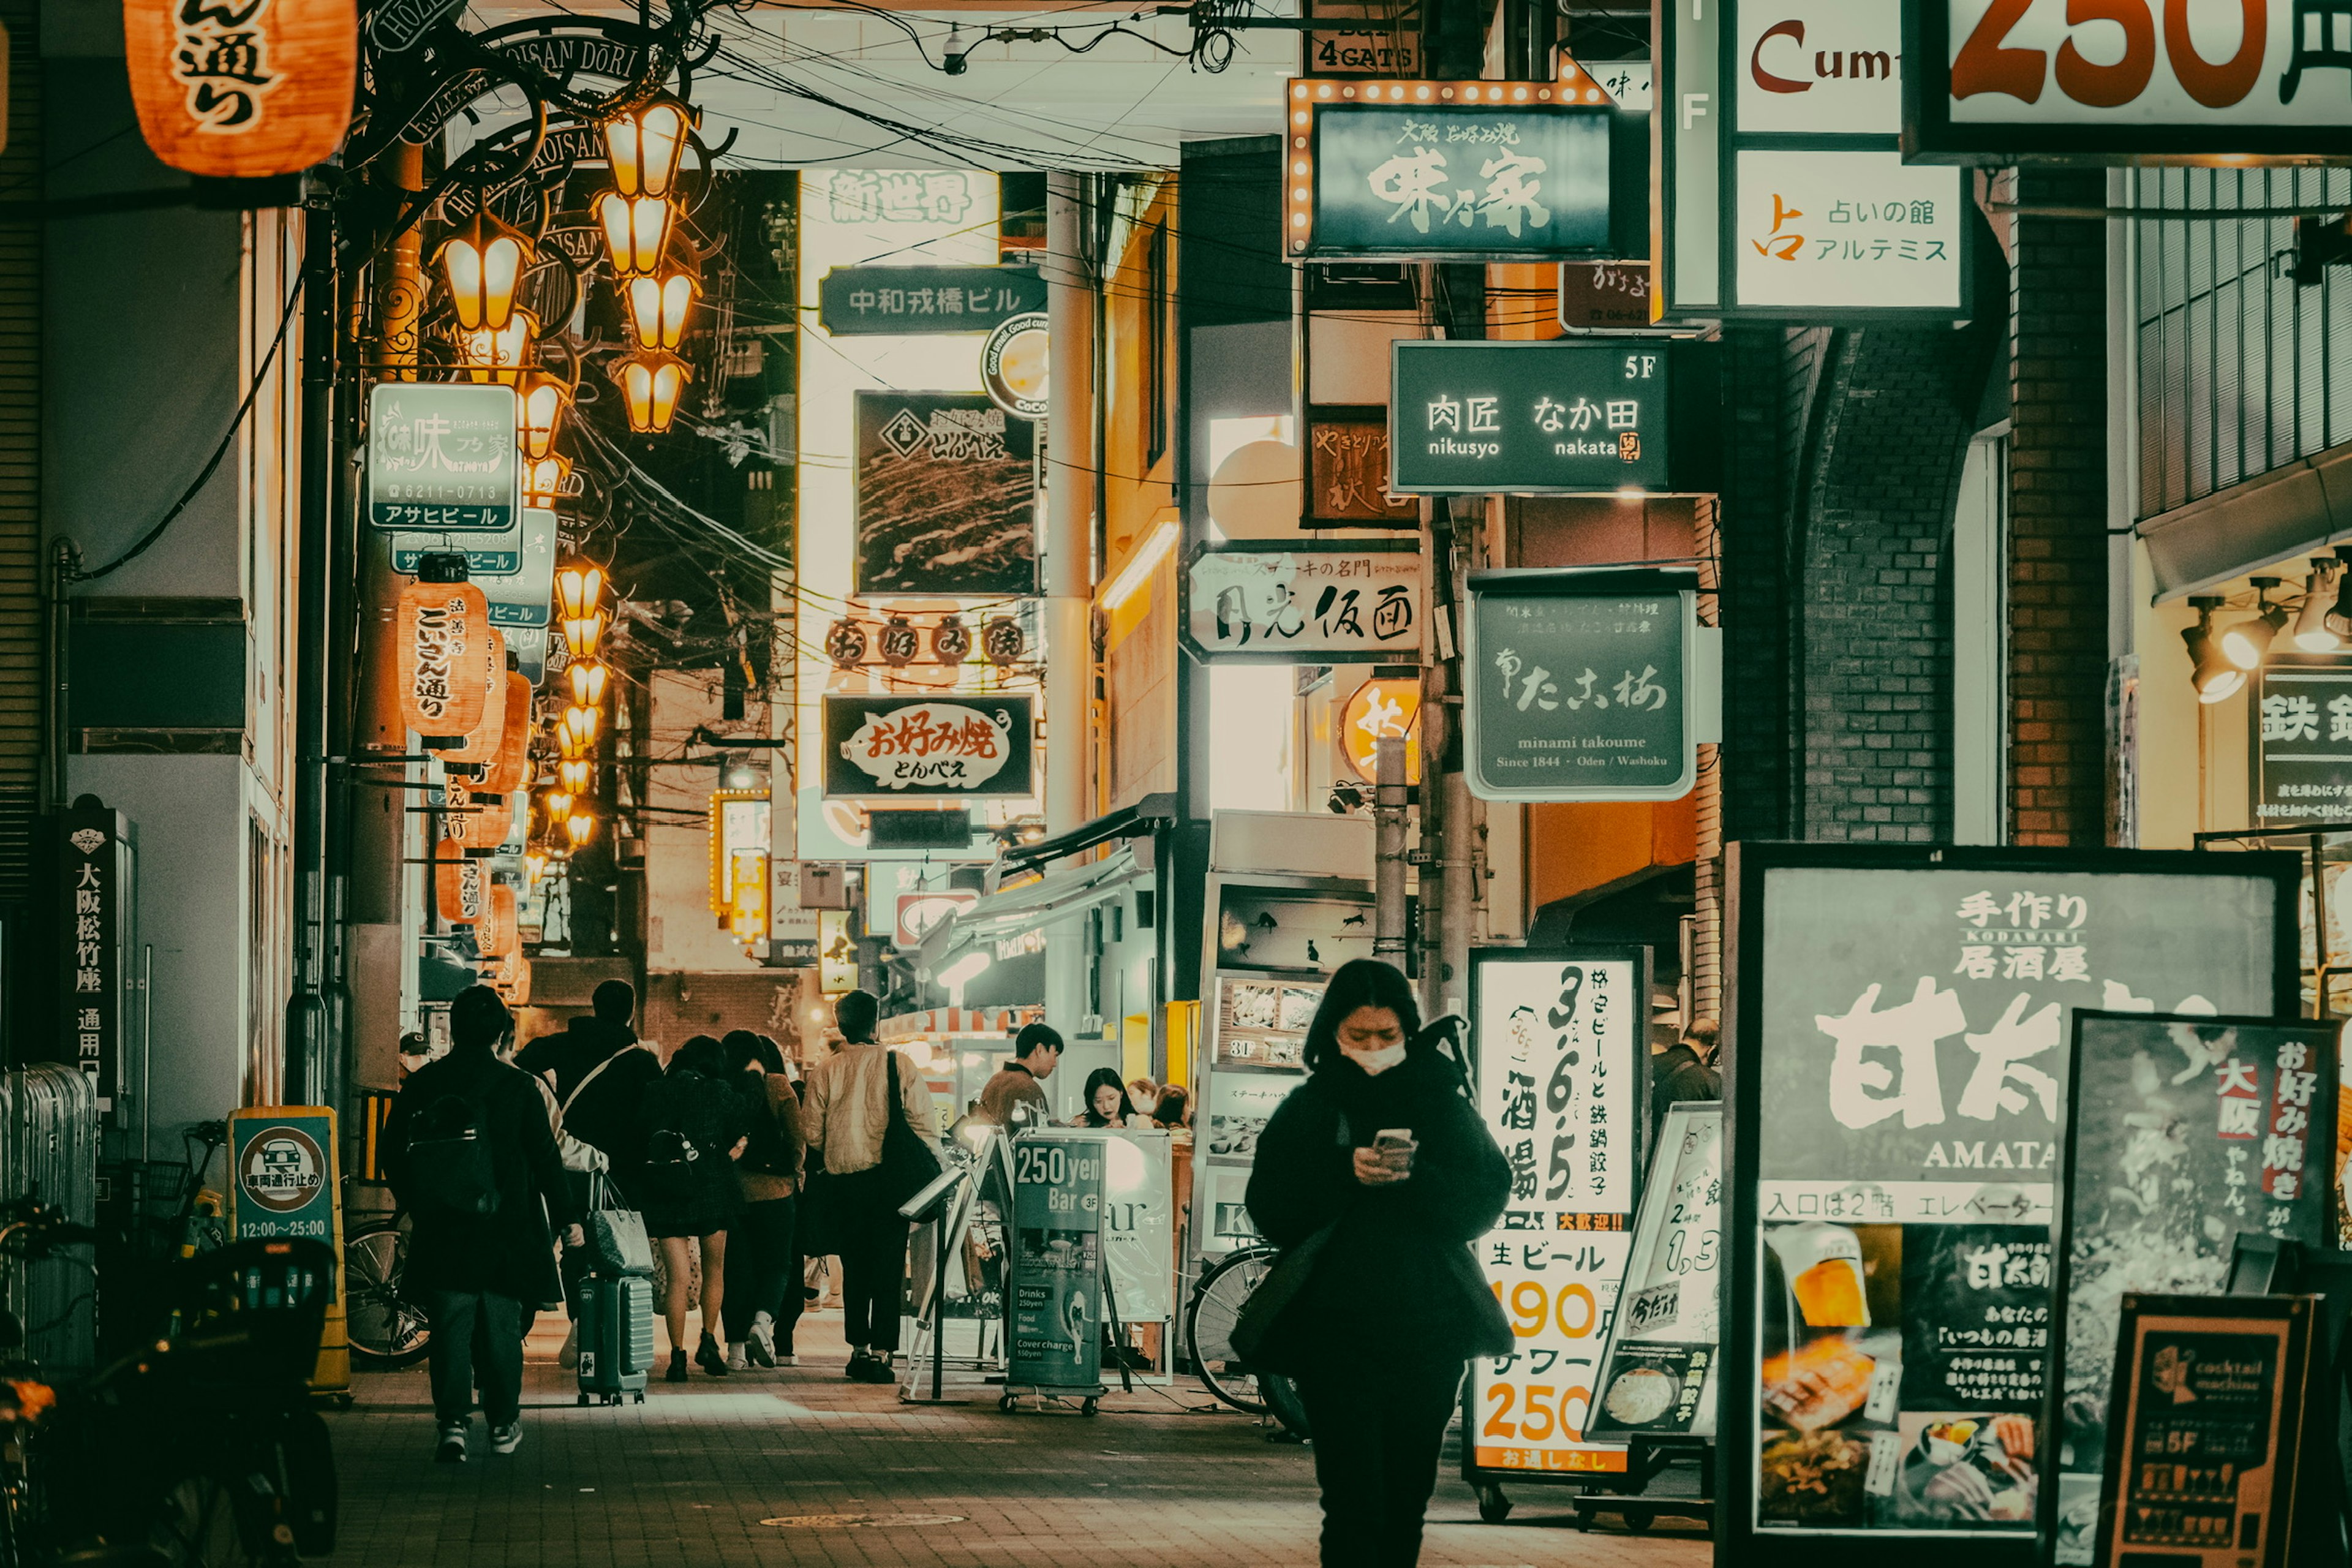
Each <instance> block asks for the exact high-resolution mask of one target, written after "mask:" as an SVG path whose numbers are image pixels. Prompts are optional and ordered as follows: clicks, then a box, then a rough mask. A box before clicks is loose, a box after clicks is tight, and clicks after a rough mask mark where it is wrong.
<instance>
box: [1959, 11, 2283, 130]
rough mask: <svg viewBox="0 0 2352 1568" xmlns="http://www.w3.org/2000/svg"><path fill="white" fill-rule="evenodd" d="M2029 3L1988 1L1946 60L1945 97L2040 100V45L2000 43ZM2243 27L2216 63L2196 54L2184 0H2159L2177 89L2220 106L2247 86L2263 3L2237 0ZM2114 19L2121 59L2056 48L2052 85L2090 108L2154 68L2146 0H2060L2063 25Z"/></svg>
mask: <svg viewBox="0 0 2352 1568" xmlns="http://www.w3.org/2000/svg"><path fill="white" fill-rule="evenodd" d="M2032 8H2033V0H1992V5H1990V7H1989V8H1988V9H1987V10H1986V12H1985V14H1984V20H1983V21H1981V22H1979V23H1978V24H1977V26H1976V30H1975V31H1974V32H1972V33H1970V34H1969V39H1968V42H1967V43H1964V44H1962V45H1961V46H1960V52H1959V54H1958V56H1956V57H1955V58H1953V60H1952V96H1953V97H1954V98H1973V97H1975V96H1976V95H1977V94H1978V93H1980V92H2005V93H2007V94H2009V95H2010V96H2011V98H2017V99H2022V100H2024V101H2026V102H2027V103H2038V102H2040V101H2041V100H2042V81H2043V79H2044V78H2045V77H2046V76H2047V75H2048V74H2049V73H2050V57H2049V56H2048V55H2047V54H2046V53H2044V52H2043V51H2042V50H2041V49H2021V48H2013V47H2010V46H2008V45H2006V44H2004V43H2003V42H2002V40H2003V39H2005V38H2007V37H2009V35H2010V32H2011V29H2012V28H2014V27H2015V26H2017V24H2018V23H2019V22H2021V21H2022V20H2023V19H2024V17H2025V14H2026V12H2028V11H2030V10H2032ZM2238 9H2239V11H2240V13H2241V14H2242V16H2243V17H2244V22H2245V31H2244V32H2243V33H2242V34H2241V35H2240V37H2239V42H2238V52H2237V53H2236V54H2235V55H2233V56H2231V58H2229V59H2226V60H2223V61H2221V62H2220V63H2219V64H2216V63H2214V62H2213V61H2210V60H2208V59H2206V58H2204V57H2203V56H2201V55H2200V54H2199V53H2198V52H2197V46H2196V45H2195V44H2194V43H2193V42H2192V41H2190V39H2189V0H2164V52H2165V58H2167V59H2168V60H2170V61H2171V63H2172V74H2173V75H2174V76H2175V77H2177V78H2178V79H2179V82H2180V86H2181V89H2182V90H2184V91H2186V92H2187V93H2188V94H2189V97H2191V98H2193V99H2195V100H2197V101H2198V102H2200V103H2201V104H2203V105H2204V106H2205V107H2206V108H2208V109H2227V108H2229V107H2230V106H2231V104H2233V103H2235V102H2237V101H2238V100H2240V99H2242V98H2243V97H2245V96H2246V94H2247V93H2249V92H2251V91H2252V90H2253V86H2254V79H2255V78H2256V77H2258V76H2260V75H2261V74H2262V68H2263V44H2264V42H2265V40H2266V39H2267V37H2268V36H2269V33H2270V0H2238ZM2089 22H2113V23H2115V24H2116V26H2119V27H2121V28H2122V29H2123V31H2124V54H2123V58H2121V59H2119V60H2116V62H2115V63H2113V64H2112V65H2095V64H2093V63H2092V62H2091V61H2090V60H2088V59H2085V58H2084V56H2083V52H2082V51H2081V50H2080V49H2077V48H2076V47H2074V39H2072V38H2069V39H2067V40H2066V41H2065V42H2064V43H2063V44H2061V45H2059V46H2058V68H2057V72H2056V74H2057V77H2058V90H2059V91H2061V92H2063V93H2064V94H2065V95H2066V96H2067V97H2068V98H2071V99H2073V100H2074V101H2075V102H2077V103H2079V104H2083V105H2084V106H2085V107H2087V108H2091V109H2113V108H2116V106H2117V105H2119V104H2126V103H2129V102H2130V101H2131V100H2133V99H2135V98H2137V97H2138V96H2139V95H2140V93H2141V91H2142V90H2143V89H2145V88H2146V87H2147V83H2148V78H2149V77H2151V76H2153V75H2154V74H2155V72H2156V16H2155V10H2154V4H2153V0H2066V25H2067V26H2070V27H2079V26H2083V25H2084V24H2085V23H2089Z"/></svg>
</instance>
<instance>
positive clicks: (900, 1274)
mask: <svg viewBox="0 0 2352 1568" xmlns="http://www.w3.org/2000/svg"><path fill="white" fill-rule="evenodd" d="M827 1196H828V1198H829V1200H830V1201H831V1202H833V1203H834V1204H835V1205H837V1206H836V1208H835V1211H834V1212H835V1216H836V1217H835V1223H834V1230H833V1240H834V1249H835V1252H836V1253H838V1254H839V1255H840V1258H841V1315H842V1325H841V1332H842V1337H843V1338H844V1339H845V1340H847V1341H848V1342H850V1344H852V1345H853V1346H855V1345H864V1346H866V1347H867V1348H868V1349H871V1350H877V1351H883V1352H890V1351H895V1350H897V1349H898V1312H899V1308H900V1305H901V1303H902V1302H903V1301H904V1300H905V1298H906V1279H907V1237H908V1234H909V1232H908V1226H907V1222H906V1221H905V1220H903V1219H900V1218H899V1217H898V1206H897V1205H894V1204H892V1203H891V1202H890V1199H889V1196H888V1194H887V1192H886V1191H885V1189H884V1187H883V1184H882V1173H881V1172H879V1171H859V1172H857V1173H855V1174H853V1175H847V1176H835V1177H833V1178H832V1179H831V1184H830V1188H829V1191H828V1194H827Z"/></svg>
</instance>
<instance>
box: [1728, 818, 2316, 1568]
mask: <svg viewBox="0 0 2352 1568" xmlns="http://www.w3.org/2000/svg"><path fill="white" fill-rule="evenodd" d="M2294 867H2295V863H2294V858H2292V857H2289V856H2284V855H2269V854H2254V853H2249V854H2239V855H2231V856H2227V857H2220V856H2209V855H2197V854H2185V853H2184V854H2168V853H2162V852H2154V851H2150V852H2134V851H2099V852H2093V853H2087V854H2084V853H2067V852H2061V851H2039V852H2037V851H2032V850H2018V849H1985V850H1969V849H1960V848H1949V847H1944V848H1928V847H1921V848H1919V849H1916V850H1915V849H1908V848H1898V847H1859V846H1857V847H1831V846H1818V845H1749V844H1741V845H1735V846H1733V847H1732V849H1731V861H1730V876H1731V879H1732V881H1733V884H1734V889H1733V891H1734V901H1733V903H1732V905H1731V909H1730V913H1729V914H1728V916H1727V929H1728V930H1731V931H1736V932H1738V949H1737V955H1736V963H1735V964H1734V973H1733V977H1732V995H1731V1004H1730V1011H1731V1015H1732V1021H1733V1031H1734V1033H1733V1038H1732V1042H1731V1045H1730V1047H1729V1048H1728V1049H1727V1051H1726V1053H1725V1055H1726V1058H1727V1060H1728V1061H1729V1062H1730V1064H1731V1075H1730V1076H1731V1085H1730V1092H1731V1097H1732V1106H1733V1121H1732V1124H1731V1131H1732V1139H1731V1149H1732V1156H1733V1160H1734V1169H1733V1170H1732V1171H1731V1173H1730V1177H1731V1180H1730V1187H1729V1190H1730V1198H1729V1207H1728V1221H1727V1227H1726V1229H1727V1236H1728V1237H1729V1238H1730V1246H1729V1256H1730V1259H1731V1268H1732V1279H1731V1289H1730V1291H1729V1293H1728V1294H1727V1298H1726V1300H1727V1303H1728V1305H1727V1309H1726V1313H1727V1315H1726V1326H1725V1327H1726V1332H1725V1366H1726V1372H1725V1377H1724V1380H1723V1387H1722V1403H1723V1421H1722V1430H1723V1432H1724V1433H1725V1434H1726V1437H1725V1439H1724V1440H1725V1441H1727V1442H1734V1443H1737V1444H1738V1445H1740V1447H1742V1448H1744V1450H1745V1452H1744V1454H1743V1455H1742V1456H1741V1457H1740V1458H1739V1459H1738V1462H1735V1463H1733V1464H1732V1465H1730V1466H1729V1467H1728V1468H1727V1497H1726V1517H1725V1524H1726V1525H1727V1528H1728V1530H1729V1532H1730V1533H1729V1535H1728V1536H1727V1542H1729V1543H1731V1547H1732V1549H1733V1550H1738V1548H1739V1547H1753V1548H1756V1549H1758V1550H1761V1551H1765V1552H1769V1549H1770V1546H1769V1543H1770V1542H1775V1541H1780V1542H1797V1541H1802V1542H1804V1550H1806V1551H1807V1552H1816V1553H1826V1555H1818V1554H1817V1555H1814V1556H1812V1557H1811V1558H1809V1561H1812V1562H1817V1563H1823V1564H1825V1565H1833V1564H1835V1563H1843V1562H1849V1561H1850V1562H1856V1563H1859V1562H1864V1561H1877V1560H1880V1558H1879V1556H1878V1553H1879V1552H1883V1550H1884V1548H1883V1546H1881V1547H1878V1548H1872V1547H1869V1546H1866V1545H1865V1544H1864V1542H1872V1541H1875V1542H1885V1541H1887V1540H1888V1539H1890V1538H1896V1537H1899V1538H1902V1539H1905V1540H1906V1541H1907V1540H1912V1539H1919V1540H1932V1539H1934V1538H1937V1537H1950V1538H1955V1539H1956V1540H1957V1539H1958V1538H1965V1539H1966V1541H1967V1542H1970V1543H1972V1544H1970V1546H1969V1548H1968V1552H1962V1553H1961V1557H1966V1556H1968V1555H1969V1552H1990V1553H1992V1556H1991V1557H1989V1558H1979V1559H1972V1560H1984V1561H1991V1560H1996V1559H1997V1560H2000V1561H2010V1560H2016V1561H2022V1560H2023V1553H2025V1552H2028V1551H2029V1550H2030V1549H2031V1547H2032V1542H2033V1540H2034V1519H2035V1515H2036V1511H2037V1509H2038V1507H2039V1506H2040V1500H2039V1497H2038V1490H2039V1483H2038V1481H2037V1480H2036V1479H2035V1476H2036V1470H2035V1467H2036V1465H2037V1464H2039V1463H2040V1458H2041V1456H2042V1454H2043V1452H2044V1449H2045V1447H2046V1445H2047V1444H2048V1443H2049V1442H2051V1441H2052V1440H2053V1438H2052V1435H2051V1434H2050V1433H2049V1432H2048V1431H2047V1430H2046V1429H2045V1426H2044V1423H2045V1421H2046V1418H2047V1403H2046V1402H2047V1397H2048V1395H2049V1394H2050V1392H2051V1390H2050V1384H2051V1376H2052V1366H2051V1361H2052V1351H2051V1347H2052V1344H2053V1332H2052V1329H2053V1322H2052V1318H2053V1313H2052V1293H2053V1247H2052V1232H2053V1217H2054V1215H2055V1212H2056V1203H2055V1192H2056V1189H2055V1185H2054V1184H2055V1181H2056V1171H2057V1167H2058V1158H2057V1156H2058V1145H2059V1139H2060V1131H2061V1128H2062V1127H2063V1123H2064V1115H2065V1113H2064V1110H2063V1107H2064V1106H2065V1105H2066V1103H2067V1092H2068V1082H2069V1072H2068V1068H2069V1059H2068V1053H2067V1051H2066V1049H2065V1041H2066V1039H2067V1037H2068V1026H2069V1018H2070V1015H2071V1012H2072V1010H2073V1009H2074V1008H2076V1007H2083V1008H2095V1009H2099V1010H2103V1011H2109V1012H2116V1011H2127V1012H2147V1011H2158V1010H2160V1011H2163V1012H2166V1013H2181V1012H2188V1013H2253V1014H2269V1013H2271V1012H2272V1011H2273V1008H2274V1007H2275V1006H2276V1005H2278V1004H2279V1003H2281V1002H2283V1001H2286V1000H2288V999H2290V998H2291V997H2292V996H2293V994H2294V931H2295V921H2294V903H2293V899H2294V886H2295V869H2294ZM1841 1542H1844V1543H1845V1544H1843V1545H1841V1544H1840V1543H1841ZM1956 1550H1958V1548H1957V1546H1956ZM2004 1554H2007V1555H2004ZM1953 1560H1955V1561H1958V1560H1960V1557H1956V1558H1954V1559H1953Z"/></svg>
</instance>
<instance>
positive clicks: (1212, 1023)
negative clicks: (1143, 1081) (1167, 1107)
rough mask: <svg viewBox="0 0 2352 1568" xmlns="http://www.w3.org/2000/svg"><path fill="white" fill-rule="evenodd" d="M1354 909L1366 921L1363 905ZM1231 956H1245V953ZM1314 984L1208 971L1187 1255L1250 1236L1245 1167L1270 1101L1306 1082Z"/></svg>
mask: <svg viewBox="0 0 2352 1568" xmlns="http://www.w3.org/2000/svg"><path fill="white" fill-rule="evenodd" d="M1285 912H1288V911H1287V910H1286V911H1285ZM1361 912H1362V913H1363V915H1364V916H1365V921H1364V923H1365V925H1366V927H1369V926H1370V923H1371V921H1370V908H1369V906H1366V907H1365V908H1364V909H1363V910H1361ZM1262 934H1263V933H1262ZM1308 942H1309V943H1310V944H1312V943H1313V939H1312V938H1309V939H1308ZM1367 951H1369V949H1368V950H1367ZM1238 956H1239V957H1240V959H1241V960H1242V961H1243V962H1246V961H1247V957H1248V954H1247V953H1246V952H1244V953H1242V954H1240V955H1238ZM1349 956H1354V955H1353V954H1350V955H1349ZM1333 967H1337V965H1336V964H1335V965H1334V966H1333ZM1323 987H1324V982H1323V980H1322V978H1321V977H1320V976H1318V975H1317V974H1315V973H1313V972H1312V971H1307V972H1302V973H1296V974H1282V973H1255V974H1248V973H1244V974H1235V973H1225V972H1223V971H1219V972H1216V973H1214V974H1213V977H1212V980H1211V984H1210V987H1209V995H1208V998H1207V1002H1208V1006H1209V1009H1210V1011H1209V1018H1208V1040H1207V1049H1206V1051H1205V1052H1204V1053H1203V1055H1202V1060H1201V1062H1200V1066H1199V1078H1200V1083H1199V1086H1198V1087H1199V1094H1198V1098H1197V1100H1196V1101H1195V1103H1196V1104H1197V1106H1198V1107H1199V1110H1198V1111H1197V1112H1196V1113H1195V1116H1194V1119H1193V1124H1194V1125H1193V1131H1194V1137H1195V1138H1196V1139H1197V1140H1198V1142H1196V1143H1195V1144H1194V1149H1193V1181H1194V1188H1193V1197H1192V1213H1193V1214H1194V1215H1195V1216H1196V1220H1195V1223H1194V1224H1193V1225H1192V1226H1191V1229H1190V1235H1191V1237H1192V1243H1191V1245H1192V1251H1193V1253H1194V1255H1195V1256H1198V1257H1202V1258H1214V1257H1217V1256H1219V1255H1220V1254H1222V1253H1224V1252H1226V1251H1228V1250H1230V1249H1231V1248H1233V1247H1240V1246H1244V1245H1246V1244H1248V1243H1250V1242H1254V1241H1255V1240H1256V1239H1258V1235H1257V1227H1256V1226H1255V1225H1253V1224H1252V1223H1251V1222H1250V1217H1249V1208H1248V1205H1247V1202H1246V1200H1245V1197H1244V1194H1245V1192H1246V1190H1247V1188H1248V1185H1249V1173H1250V1166H1251V1165H1252V1164H1253V1163H1255V1161H1256V1159H1257V1141H1258V1135H1259V1134H1260V1133H1262V1132H1264V1131H1265V1124H1266V1122H1267V1121H1270V1120H1272V1118H1273V1116H1274V1112H1275V1110H1276V1107H1278V1106H1279V1105H1281V1103H1282V1102H1283V1101H1284V1100H1286V1099H1288V1098H1289V1097H1290V1092H1291V1090H1293V1089H1297V1087H1298V1086H1299V1085H1300V1084H1301V1083H1304V1082H1305V1081H1306V1080H1307V1054H1306V1053H1307V1026H1308V1025H1309V1024H1312V1023H1313V1022H1314V1021H1315V1009H1316V1008H1317V1007H1318V1006H1320V1005H1322V1002H1323Z"/></svg>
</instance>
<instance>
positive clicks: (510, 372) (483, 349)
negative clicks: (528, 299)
mask: <svg viewBox="0 0 2352 1568" xmlns="http://www.w3.org/2000/svg"><path fill="white" fill-rule="evenodd" d="M538 331H539V321H538V320H537V319H536V318H534V317H533V316H532V315H531V313H530V311H529V310H517V311H515V312H514V313H513V314H512V315H510V316H509V317H508V318H507V321H506V324H505V325H504V326H500V327H478V328H476V329H475V330H474V331H469V332H461V333H459V334H458V337H457V357H458V359H459V360H460V361H461V362H463V363H464V364H465V366H466V374H467V375H469V376H471V377H473V379H475V380H476V381H487V382H497V383H499V384H502V385H506V386H512V385H513V384H515V383H517V382H519V381H520V380H521V379H522V373H523V371H524V370H525V369H526V368H527V367H528V366H529V365H530V340H531V338H532V337H533V336H534V335H536V334H537V332H538Z"/></svg>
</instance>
